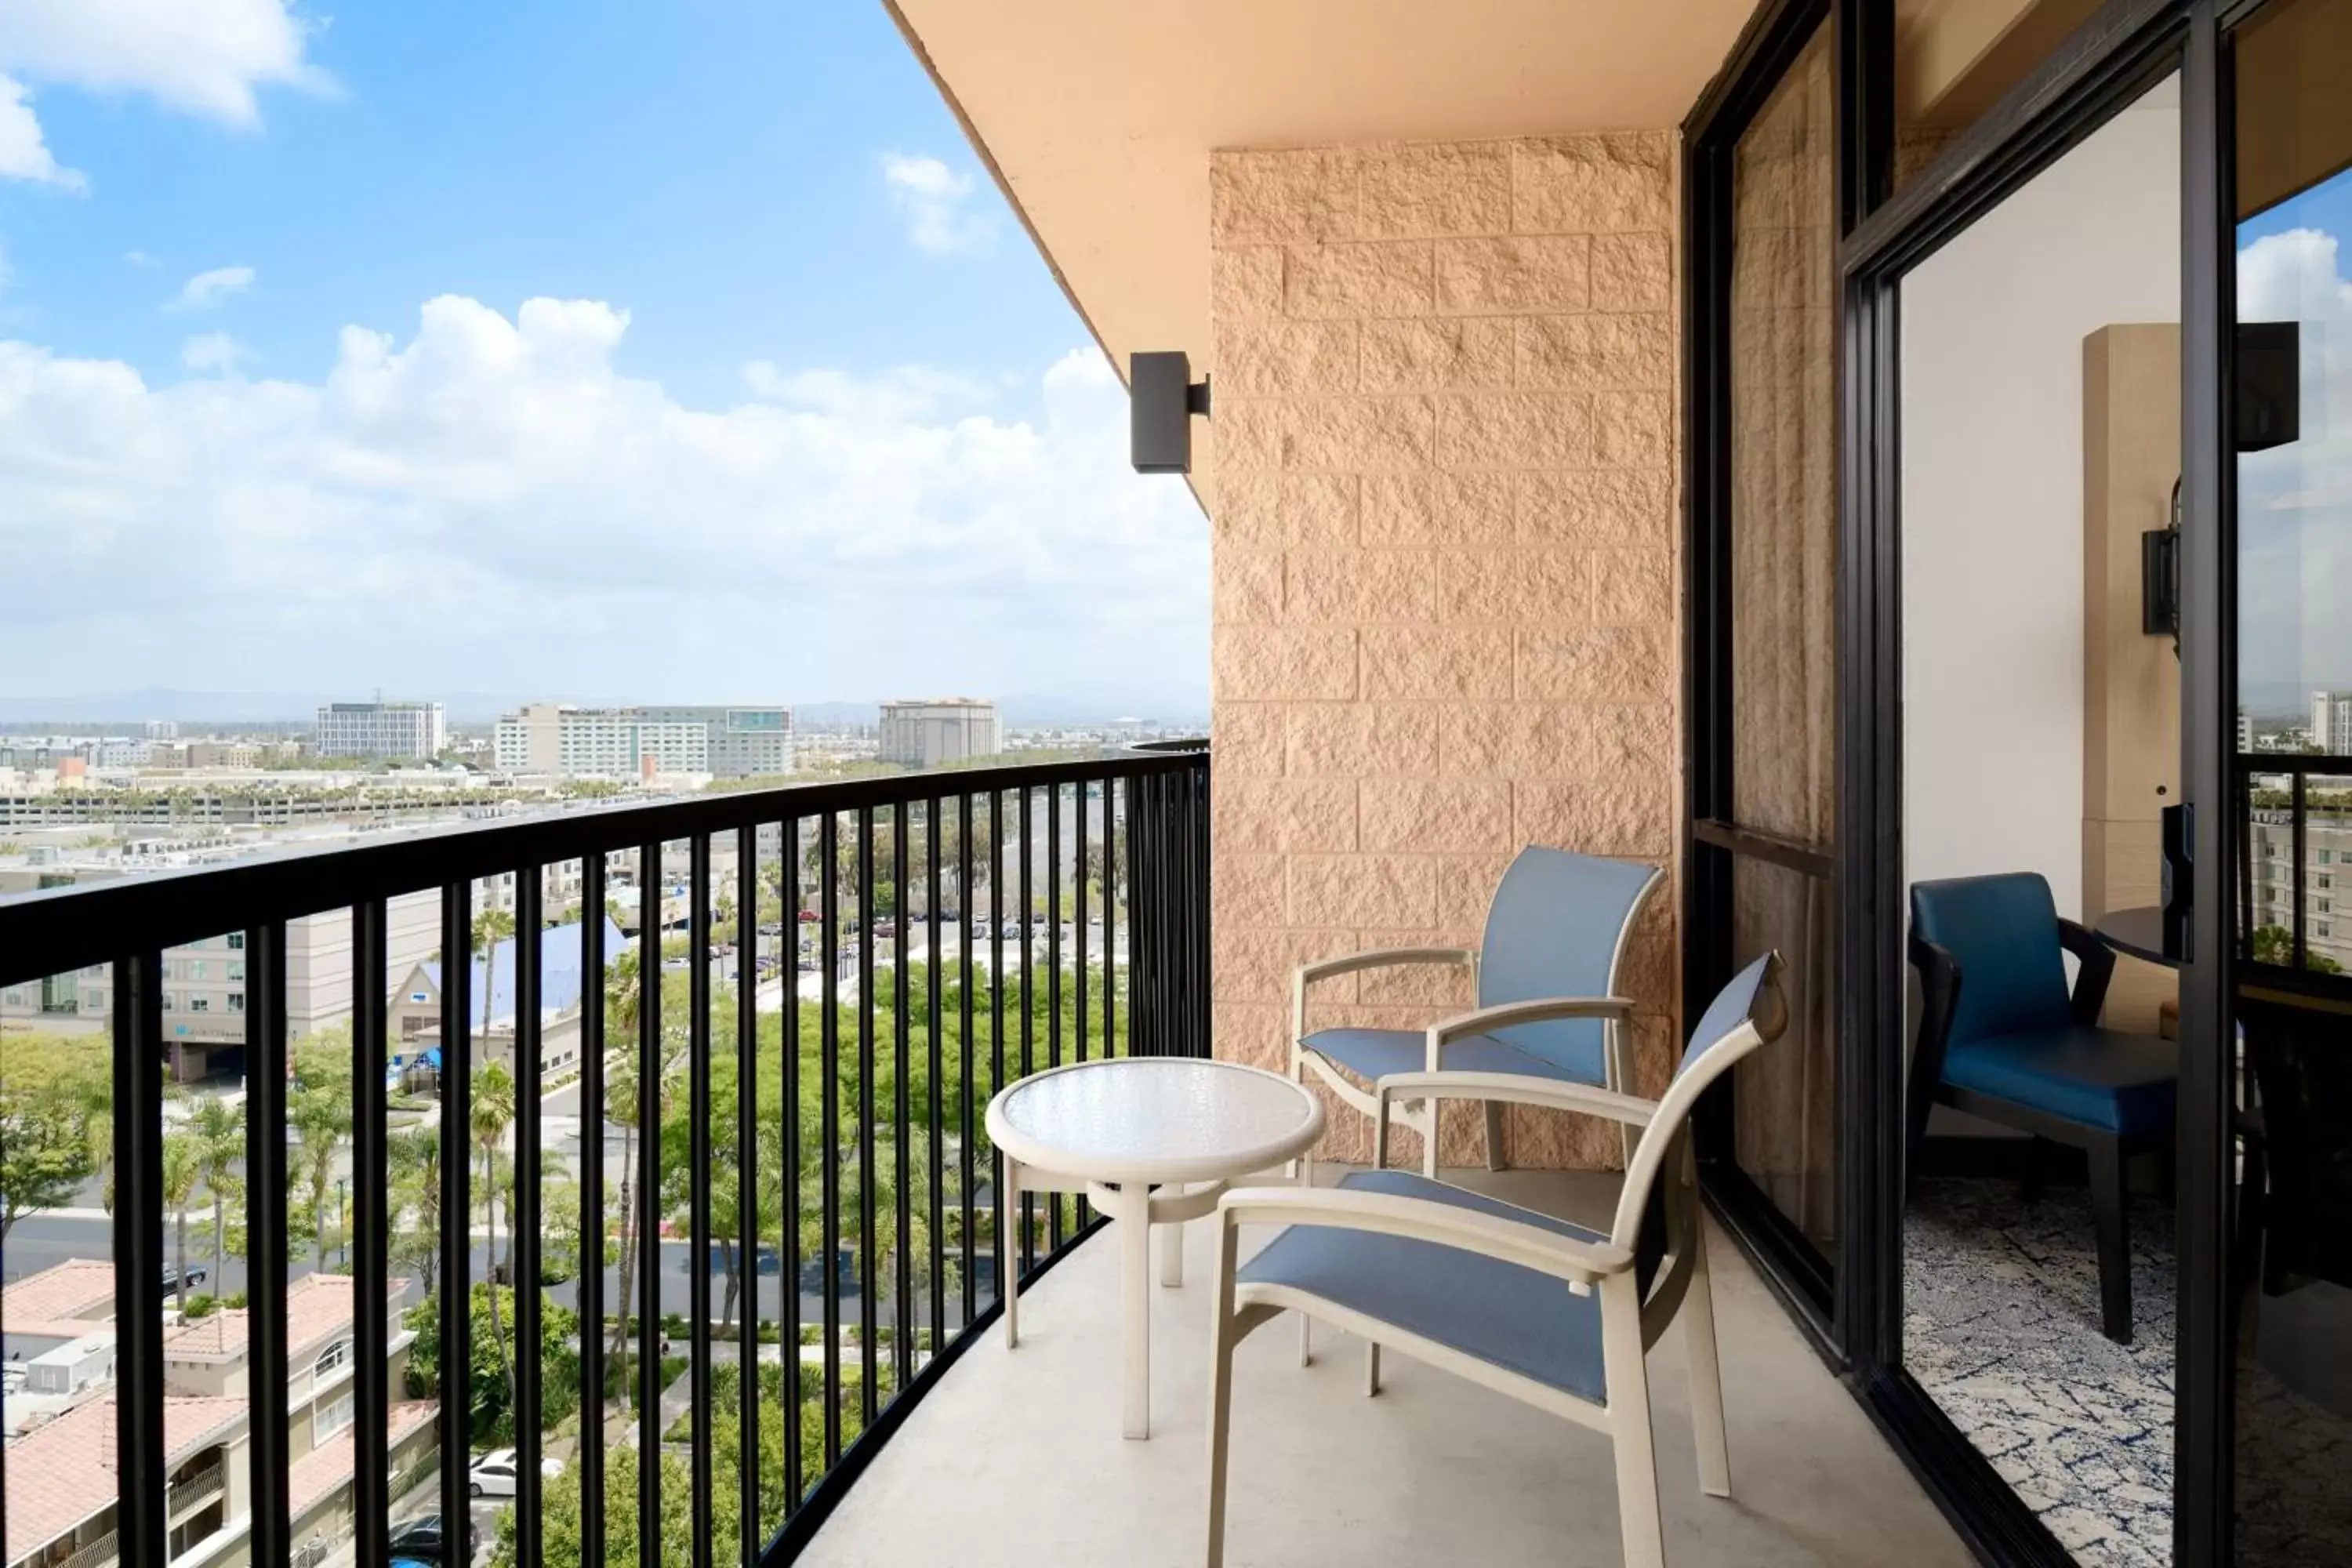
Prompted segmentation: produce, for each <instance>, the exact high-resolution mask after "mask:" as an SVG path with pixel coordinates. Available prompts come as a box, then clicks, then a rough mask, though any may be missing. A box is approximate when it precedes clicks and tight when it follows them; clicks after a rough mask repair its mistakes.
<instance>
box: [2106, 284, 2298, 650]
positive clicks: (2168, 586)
mask: <svg viewBox="0 0 2352 1568" xmlns="http://www.w3.org/2000/svg"><path fill="white" fill-rule="evenodd" d="M2302 375H2303V370H2302V365H2301V362H2300V359H2299V357H2298V353H2297V345H2296V331H2295V323H2294V322H2293V321H2242V322H2240V323H2239V325H2238V342H2237V386H2236V389H2235V391H2236V395H2235V398H2234V400H2233V402H2232V405H2231V410H2232V412H2233V414H2234V415H2235V416H2236V425H2237V429H2236V432H2235V434H2236V437H2237V438H2236V440H2235V442H2234V443H2233V445H2234V446H2235V447H2236V449H2237V450H2238V451H2239V452H2241V453H2244V452H2260V451H2264V450H2267V449H2268V448H2270V447H2284V446H2285V445H2286V444H2287V443H2288V442H2290V441H2293V440H2295V439H2297V438H2298V432H2299V431H2300V428H2301V426H2302V402H2303V395H2302ZM2139 629H2140V630H2141V631H2143V632H2145V633H2146V634H2147V635H2148V636H2149V637H2170V638H2171V639H2172V652H2173V656H2174V657H2175V658H2178V657H2179V654H2180V481H2179V479H2175V480H2173V481H2172V512H2171V521H2169V522H2168V523H2167V524H2166V526H2164V527H2162V528H2152V529H2149V530H2148V531H2147V532H2146V533H2143V534H2141V535H2140V536H2139Z"/></svg>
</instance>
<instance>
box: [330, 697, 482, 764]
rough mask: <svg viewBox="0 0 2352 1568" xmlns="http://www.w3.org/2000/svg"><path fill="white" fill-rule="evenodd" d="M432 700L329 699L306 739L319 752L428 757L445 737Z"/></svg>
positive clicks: (444, 720) (442, 715) (445, 729)
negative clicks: (339, 700)
mask: <svg viewBox="0 0 2352 1568" xmlns="http://www.w3.org/2000/svg"><path fill="white" fill-rule="evenodd" d="M448 739H449V726H448V721H447V717H446V714H445V713H444V712H443V711H442V708H441V704H439V703H438V702H330V703H328V704H327V705H326V706H324V707H322V708H320V710H319V722H318V730H317V733H316V736H315V738H314V739H313V740H312V742H311V745H312V747H313V749H314V750H316V751H317V752H318V753H319V755H320V756H322V757H396V758H401V759H404V760H406V761H412V762H430V761H431V760H432V759H433V758H435V757H437V756H439V755H440V754H441V752H442V749H443V747H445V746H446V744H447V743H448Z"/></svg>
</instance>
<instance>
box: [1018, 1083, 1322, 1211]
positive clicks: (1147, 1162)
mask: <svg viewBox="0 0 2352 1568" xmlns="http://www.w3.org/2000/svg"><path fill="white" fill-rule="evenodd" d="M988 1130H989V1135H990V1136H991V1137H992V1138H993V1139H994V1140H995V1141H996V1142H997V1144H998V1145H999V1146H1000V1147H1002V1148H1003V1149H1004V1150H1005V1152H1008V1153H1010V1154H1012V1155H1013V1158H1015V1159H1017V1160H1020V1161H1021V1162H1023V1163H1024V1164H1031V1165H1038V1166H1043V1167H1045V1168H1047V1169H1053V1170H1061V1171H1067V1172H1069V1173H1072V1174H1076V1175H1087V1176H1097V1177H1100V1178H1102V1179H1103V1180H1106V1181H1119V1180H1152V1181H1188V1180H1202V1179H1208V1178H1212V1177H1220V1176H1227V1175H1238V1174H1241V1173H1244V1172H1248V1171H1255V1170H1260V1169H1263V1168H1264V1167H1265V1166H1267V1165H1272V1164H1276V1163H1281V1162H1282V1161H1285V1160H1288V1159H1291V1158H1294V1157H1295V1156H1297V1154H1298V1153H1299V1152H1301V1151H1303V1150H1305V1149H1307V1148H1308V1147H1310V1146H1311V1145H1312V1144H1313V1143H1314V1142H1315V1140H1316V1139H1317V1138H1318V1137H1319V1136H1320V1135H1321V1133H1322V1131H1323V1106H1322V1103H1321V1102H1320V1101H1319V1100H1317V1099H1316V1098H1315V1096H1313V1095H1312V1094H1310V1093H1308V1092H1307V1090H1306V1089H1302V1088H1301V1087H1299V1086H1298V1085H1297V1084H1296V1083H1293V1082H1292V1081H1291V1080H1290V1079H1286V1078H1281V1077H1277V1076H1276V1074H1273V1073H1270V1072H1265V1071H1263V1070H1261V1069H1259V1068H1247V1067H1241V1066H1238V1065H1236V1064H1234V1063H1232V1062H1213V1061H1199V1060H1194V1059H1192V1058H1169V1057H1133V1058H1118V1059H1115V1060H1111V1061H1103V1062H1086V1063H1082V1064H1079V1065H1077V1066H1074V1067H1066V1068H1054V1069H1052V1070H1050V1071H1046V1072H1042V1073H1038V1074H1036V1075H1035V1076H1034V1077H1031V1078H1027V1079H1023V1080H1022V1081H1021V1082H1019V1083H1016V1084H1013V1085H1012V1086H1011V1087H1010V1088H1008V1089H1005V1090H1004V1091H1003V1093H1001V1094H999V1095H998V1096H997V1097H996V1099H995V1100H994V1101H993V1102H992V1104H991V1105H990V1106H989V1108H988Z"/></svg>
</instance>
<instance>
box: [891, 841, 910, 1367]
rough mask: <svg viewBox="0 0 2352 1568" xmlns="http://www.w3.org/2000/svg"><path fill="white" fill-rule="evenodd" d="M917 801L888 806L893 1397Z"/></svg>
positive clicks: (903, 1339) (901, 1285)
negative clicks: (911, 825)
mask: <svg viewBox="0 0 2352 1568" xmlns="http://www.w3.org/2000/svg"><path fill="white" fill-rule="evenodd" d="M913 809H914V808H913V806H912V805H909V804H908V802H906V801H900V802H899V803H898V805H894V806H892V807H891V808H890V963H891V970H890V1157H891V1163H892V1165H893V1167H894V1170H893V1172H892V1174H893V1177H894V1189H893V1191H892V1193H891V1197H892V1199H893V1202H892V1205H891V1214H892V1237H891V1239H892V1240H893V1241H894V1242H896V1243H897V1246H896V1247H893V1248H892V1252H893V1255H894V1256H893V1260H892V1263H891V1268H890V1276H891V1279H890V1283H891V1286H892V1287H893V1289H892V1292H891V1295H892V1300H891V1303H890V1305H891V1309H892V1310H891V1314H890V1325H891V1332H890V1369H891V1373H892V1380H891V1381H892V1388H891V1394H892V1397H894V1398H895V1397H897V1395H898V1393H899V1391H901V1390H903V1389H904V1388H905V1387H906V1386H907V1380H908V1377H910V1376H912V1375H913V1373H914V1370H915V1235H914V1231H915V1227H914V1205H915V1184H914V1178H913V1176H912V1175H911V1174H910V1170H911V1167H912V1163H913V1154H914V1151H913V1150H912V1149H911V1148H909V1147H908V1145H909V1144H910V1143H912V1142H913V1141H914V1137H913V1135H914V1129H913V1128H912V1127H911V1126H909V1125H908V1122H909V1121H911V1120H912V1119H913V1117H912V1112H911V1110H909V1102H910V1099H911V1097H910V1095H909V1094H908V1081H907V1079H908V1070H909V1064H908V1056H907V1052H908V1036H909V1034H910V1032H911V1031H912V1029H913V1026H914V1021H913V1020H912V1019H911V1018H909V1017H908V1016H907V1015H908V1007H909V1003H908V977H907V928H908V926H910V925H912V924H914V917H913V914H912V913H911V908H912V905H913V900H911V899H909V898H908V896H907V889H908V884H909V883H911V882H912V881H913V880H914V879H913V877H912V876H911V875H910V874H909V873H910V872H911V871H912V869H913V866H912V862H911V861H910V859H909V858H908V842H907V840H908V822H907V818H908V816H909V815H910V814H911V813H912V811H913Z"/></svg>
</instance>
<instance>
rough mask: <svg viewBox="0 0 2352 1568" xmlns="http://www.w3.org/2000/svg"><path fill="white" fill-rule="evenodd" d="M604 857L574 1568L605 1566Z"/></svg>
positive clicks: (588, 1133)
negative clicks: (577, 1535)
mask: <svg viewBox="0 0 2352 1568" xmlns="http://www.w3.org/2000/svg"><path fill="white" fill-rule="evenodd" d="M604 921H605V914H604V852H603V851H602V850H596V851H593V852H591V853H588V854H585V855H583V856H582V857H581V858H580V1283H579V1292H580V1295H579V1300H580V1457H579V1465H580V1568H604V1334H605V1327H604V1308H605V1301H604V1092H605V1091H604V985H605V980H606V976H605V973H604V966H605V963H606V962H607V961H608V959H609V958H610V956H611V955H610V954H608V953H607V952H605V951H604Z"/></svg>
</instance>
